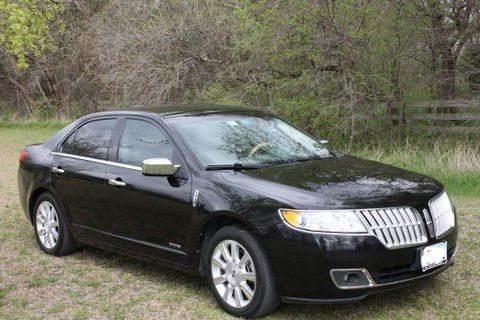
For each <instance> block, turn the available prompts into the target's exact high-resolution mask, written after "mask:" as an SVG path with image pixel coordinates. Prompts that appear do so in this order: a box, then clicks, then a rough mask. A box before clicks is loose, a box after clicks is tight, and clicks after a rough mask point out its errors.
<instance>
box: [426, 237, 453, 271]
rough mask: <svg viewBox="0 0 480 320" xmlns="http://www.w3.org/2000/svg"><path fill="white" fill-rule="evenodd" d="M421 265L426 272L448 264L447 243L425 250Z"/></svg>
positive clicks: (437, 244)
mask: <svg viewBox="0 0 480 320" xmlns="http://www.w3.org/2000/svg"><path fill="white" fill-rule="evenodd" d="M421 263H422V271H424V272H425V271H427V270H429V269H432V268H435V267H437V266H440V265H442V264H445V263H447V242H446V241H445V242H440V243H436V244H434V245H431V246H428V247H425V248H423V250H422V256H421Z"/></svg>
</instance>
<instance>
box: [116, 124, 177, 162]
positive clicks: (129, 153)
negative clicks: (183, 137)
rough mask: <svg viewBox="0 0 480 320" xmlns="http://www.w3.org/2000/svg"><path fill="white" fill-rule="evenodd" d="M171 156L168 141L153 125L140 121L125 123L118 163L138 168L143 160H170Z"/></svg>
mask: <svg viewBox="0 0 480 320" xmlns="http://www.w3.org/2000/svg"><path fill="white" fill-rule="evenodd" d="M172 156H173V147H172V145H171V144H170V141H169V140H168V138H167V137H166V136H165V134H164V133H163V132H162V131H161V130H160V129H159V128H157V127H156V126H155V125H153V124H151V123H149V122H146V121H142V120H133V119H127V120H126V121H125V126H124V128H123V133H122V138H121V140H120V145H119V146H118V162H120V163H125V164H130V165H133V166H138V167H140V166H141V165H142V162H143V160H145V159H151V158H167V159H169V160H172Z"/></svg>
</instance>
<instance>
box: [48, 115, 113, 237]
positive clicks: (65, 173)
mask: <svg viewBox="0 0 480 320" xmlns="http://www.w3.org/2000/svg"><path fill="white" fill-rule="evenodd" d="M116 124H117V119H116V118H112V117H111V118H100V119H95V120H92V121H89V122H87V123H85V124H82V125H81V126H79V127H78V128H77V129H76V130H74V132H72V133H71V134H70V136H68V137H67V139H66V140H64V141H63V143H62V144H61V145H60V147H59V149H58V150H57V152H54V153H53V162H52V167H51V176H52V179H51V180H52V187H53V189H54V190H55V192H56V193H57V194H58V196H59V198H60V199H61V201H62V204H63V205H64V207H65V209H66V212H67V215H68V217H69V220H70V224H71V226H72V229H73V230H72V231H73V232H74V234H75V236H77V237H79V238H80V239H81V238H83V237H88V238H94V239H96V240H99V241H102V240H103V241H106V240H107V239H106V237H105V236H104V232H105V231H106V230H108V229H109V226H108V223H109V219H108V217H107V215H108V203H107V201H108V198H107V197H106V194H107V192H108V191H109V189H110V188H109V187H108V186H107V184H106V182H105V175H106V169H107V165H106V163H107V161H108V155H109V151H110V148H111V146H112V136H113V132H114V129H115V126H116Z"/></svg>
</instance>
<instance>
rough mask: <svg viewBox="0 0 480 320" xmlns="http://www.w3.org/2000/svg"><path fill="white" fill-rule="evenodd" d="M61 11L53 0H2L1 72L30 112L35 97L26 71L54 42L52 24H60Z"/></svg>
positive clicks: (0, 18) (0, 9)
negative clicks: (51, 30) (51, 33)
mask: <svg viewBox="0 0 480 320" xmlns="http://www.w3.org/2000/svg"><path fill="white" fill-rule="evenodd" d="M61 11H62V6H61V5H60V4H58V3H56V2H54V1H51V0H16V1H10V0H0V57H1V58H2V60H1V61H2V62H1V65H0V74H1V75H2V76H3V77H5V78H6V79H7V80H8V82H9V83H10V84H11V85H12V86H13V87H14V88H15V89H16V90H17V91H18V92H19V93H20V96H21V97H22V99H23V102H24V104H25V108H26V111H27V112H28V113H30V112H31V111H32V108H33V99H32V96H31V94H30V90H29V88H28V84H27V82H28V79H27V78H28V73H27V72H26V70H27V69H28V67H29V65H30V63H31V62H32V61H34V60H36V59H38V58H40V57H41V56H42V55H43V54H44V53H45V51H46V50H47V49H48V48H49V47H50V46H51V45H52V38H51V36H50V29H51V24H53V23H54V22H55V23H57V24H58V21H57V22H56V15H57V14H58V13H60V12H61Z"/></svg>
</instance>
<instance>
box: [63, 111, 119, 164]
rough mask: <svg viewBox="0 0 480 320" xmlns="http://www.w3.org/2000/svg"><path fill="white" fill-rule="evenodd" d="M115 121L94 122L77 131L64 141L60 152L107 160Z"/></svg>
mask: <svg viewBox="0 0 480 320" xmlns="http://www.w3.org/2000/svg"><path fill="white" fill-rule="evenodd" d="M116 121H117V120H116V119H107V120H96V121H92V122H89V123H87V124H85V125H83V126H81V127H80V128H78V129H77V131H76V133H74V134H72V135H71V136H70V137H68V138H67V140H65V142H64V143H63V145H62V152H64V153H70V154H75V155H79V156H83V157H89V158H95V159H100V160H107V156H108V149H109V148H110V140H111V138H112V133H113V129H114V128H115V123H116Z"/></svg>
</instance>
